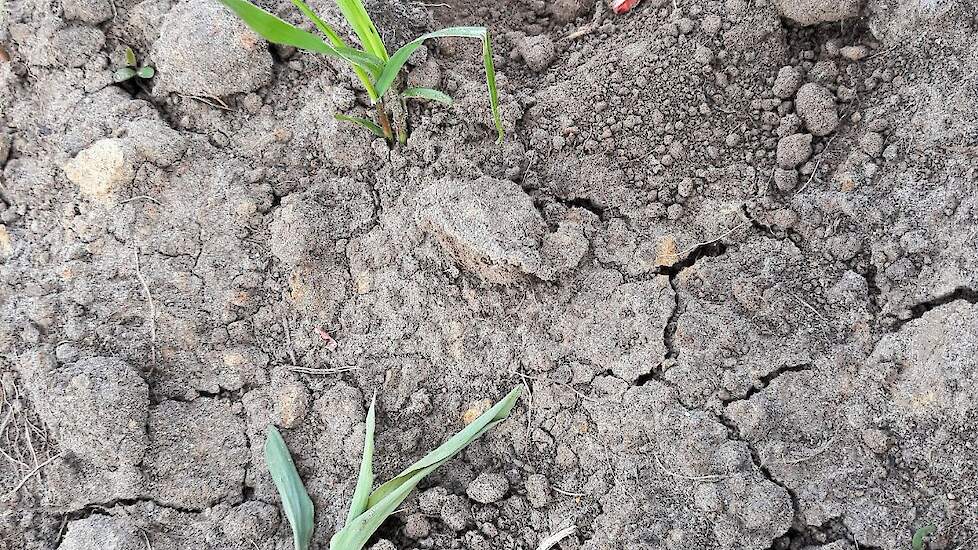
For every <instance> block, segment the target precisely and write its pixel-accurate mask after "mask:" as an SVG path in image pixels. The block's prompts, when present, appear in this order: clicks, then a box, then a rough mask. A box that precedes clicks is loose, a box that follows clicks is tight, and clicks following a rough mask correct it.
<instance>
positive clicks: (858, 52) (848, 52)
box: [839, 45, 869, 61]
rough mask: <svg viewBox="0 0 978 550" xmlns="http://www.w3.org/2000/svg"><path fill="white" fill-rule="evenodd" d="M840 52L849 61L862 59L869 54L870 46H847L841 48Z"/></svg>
mask: <svg viewBox="0 0 978 550" xmlns="http://www.w3.org/2000/svg"><path fill="white" fill-rule="evenodd" d="M839 54H840V55H841V56H842V57H844V58H846V59H848V60H849V61H862V60H863V59H866V57H868V56H869V48H867V47H866V46H861V45H860V46H846V47H845V48H842V49H841V50H839Z"/></svg>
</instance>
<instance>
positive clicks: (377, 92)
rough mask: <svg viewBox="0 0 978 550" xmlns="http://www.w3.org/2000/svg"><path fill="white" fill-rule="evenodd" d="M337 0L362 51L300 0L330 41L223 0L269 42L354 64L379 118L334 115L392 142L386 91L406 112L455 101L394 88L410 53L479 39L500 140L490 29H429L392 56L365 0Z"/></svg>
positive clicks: (402, 136)
mask: <svg viewBox="0 0 978 550" xmlns="http://www.w3.org/2000/svg"><path fill="white" fill-rule="evenodd" d="M335 1H336V5H337V6H338V7H339V8H340V11H341V12H342V13H343V17H344V18H345V19H346V22H347V23H348V24H349V25H350V27H351V28H352V29H353V32H354V34H356V35H357V38H358V39H359V41H360V45H361V46H362V48H363V49H362V50H358V49H355V48H351V47H349V46H347V45H346V42H344V41H343V39H342V38H340V35H339V34H338V33H337V32H336V31H335V30H333V29H332V28H331V27H330V26H329V25H327V24H326V22H325V21H323V20H322V18H320V17H319V16H318V15H317V14H316V13H315V12H314V11H312V9H310V8H309V6H307V5H306V4H305V3H304V2H303V1H302V0H292V3H293V4H295V6H296V7H297V8H299V11H301V12H302V14H303V15H305V16H306V18H307V19H309V20H310V21H312V22H313V24H314V25H315V26H316V28H317V29H319V31H320V32H321V33H322V34H323V35H324V36H325V37H326V39H327V40H328V41H329V43H327V42H326V41H324V40H323V39H322V38H320V37H319V36H316V35H314V34H312V33H309V32H306V31H304V30H302V29H300V28H298V27H296V26H294V25H291V24H289V23H286V22H285V21H283V20H281V19H279V18H278V17H276V16H274V15H272V14H271V13H269V12H267V11H265V10H263V9H261V8H259V7H257V6H255V5H254V4H252V3H251V2H249V1H248V0H221V3H223V4H224V5H225V6H227V7H228V9H230V10H231V11H233V12H234V13H235V14H236V15H237V16H238V17H240V18H241V20H242V21H244V22H245V24H247V25H248V26H249V27H251V29H252V30H254V31H255V32H256V33H258V34H259V35H261V36H262V37H263V38H265V40H268V41H269V42H273V43H276V44H284V45H287V46H293V47H296V48H299V49H302V50H309V51H312V52H316V53H321V54H325V55H329V56H332V57H336V58H339V59H342V60H344V61H346V62H347V63H349V64H350V66H351V67H352V68H353V72H354V73H356V76H357V78H358V79H359V80H360V83H361V84H363V87H364V89H365V90H366V91H367V95H368V96H370V104H371V105H374V106H376V108H377V120H376V121H373V120H369V119H366V118H360V117H351V116H346V115H339V114H338V115H336V118H337V119H338V120H342V121H345V122H352V123H354V124H358V125H360V126H362V127H364V128H366V129H368V130H370V131H371V132H373V133H374V134H376V135H378V136H380V137H383V138H385V139H387V140H388V141H392V140H393V139H394V131H395V128H394V127H393V126H392V124H391V117H390V116H389V115H388V112H387V108H386V107H385V106H384V97H385V96H386V95H387V94H388V92H390V93H391V94H393V95H395V96H396V98H397V101H399V102H401V105H402V109H401V110H402V112H403V110H404V109H403V102H404V100H405V99H427V100H432V101H438V102H441V103H451V101H452V100H451V98H450V97H448V95H446V94H445V93H444V92H440V91H438V90H433V89H431V88H406V89H401V90H398V89H396V88H397V85H396V84H395V81H396V80H397V77H398V74H399V73H400V71H401V69H402V68H403V67H404V64H405V63H406V62H407V60H408V57H410V56H411V54H412V53H414V51H415V50H417V49H418V48H419V47H421V44H422V43H423V42H424V41H425V40H429V39H431V38H442V37H461V38H477V39H479V40H481V41H482V62H483V65H485V68H486V86H487V87H488V89H489V108H490V111H491V112H492V120H493V124H495V126H496V133H497V134H498V141H502V139H503V125H502V121H501V119H500V116H499V93H498V90H497V89H496V70H495V68H493V64H492V45H491V43H490V41H489V31H487V30H486V28H485V27H449V28H447V29H442V30H439V31H434V32H429V33H427V34H423V35H421V36H419V37H417V38H415V39H414V40H412V41H410V42H408V43H407V44H405V45H404V46H402V47H401V48H400V49H399V50H397V51H396V52H394V53H393V54H392V55H388V53H387V47H386V46H385V45H384V42H383V40H382V39H381V37H380V33H379V32H378V31H377V27H376V26H375V25H374V22H373V21H372V20H371V19H370V16H369V15H368V14H367V10H366V8H364V6H363V2H362V1H361V0H335ZM405 126H406V122H405V121H401V124H399V127H398V128H396V130H397V139H398V141H400V142H401V143H404V142H405V141H406V140H407V129H406V128H405Z"/></svg>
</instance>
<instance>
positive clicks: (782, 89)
mask: <svg viewBox="0 0 978 550" xmlns="http://www.w3.org/2000/svg"><path fill="white" fill-rule="evenodd" d="M801 82H802V75H801V71H799V70H798V69H796V68H795V67H790V66H789V67H781V69H780V70H779V71H778V76H777V77H776V78H775V79H774V85H773V86H772V87H771V91H772V92H774V95H776V96H778V97H780V98H781V99H790V98H792V97H794V95H795V92H797V91H798V88H799V87H801Z"/></svg>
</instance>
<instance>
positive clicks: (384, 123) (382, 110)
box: [377, 101, 394, 141]
mask: <svg viewBox="0 0 978 550" xmlns="http://www.w3.org/2000/svg"><path fill="white" fill-rule="evenodd" d="M377 119H378V120H379V121H380V127H381V128H383V129H384V137H385V138H386V139H387V141H393V140H394V130H393V129H391V119H390V118H389V117H388V116H387V108H386V107H384V102H383V101H378V102H377Z"/></svg>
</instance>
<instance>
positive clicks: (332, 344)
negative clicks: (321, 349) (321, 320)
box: [316, 327, 336, 351]
mask: <svg viewBox="0 0 978 550" xmlns="http://www.w3.org/2000/svg"><path fill="white" fill-rule="evenodd" d="M316 334H318V335H319V337H320V338H322V340H323V342H326V349H328V350H329V351H333V350H335V349H336V340H333V337H332V336H330V335H329V333H328V332H326V331H325V330H323V329H322V328H320V327H316Z"/></svg>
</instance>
